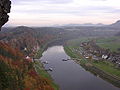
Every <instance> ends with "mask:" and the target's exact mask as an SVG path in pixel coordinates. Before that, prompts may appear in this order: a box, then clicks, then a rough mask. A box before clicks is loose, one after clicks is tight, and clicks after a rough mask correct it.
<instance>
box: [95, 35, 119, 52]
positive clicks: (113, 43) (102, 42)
mask: <svg viewBox="0 0 120 90" xmlns="http://www.w3.org/2000/svg"><path fill="white" fill-rule="evenodd" d="M96 43H97V45H99V46H100V47H102V48H105V49H110V50H111V51H114V52H120V51H118V49H119V48H120V37H110V38H108V37H107V38H97V39H96Z"/></svg>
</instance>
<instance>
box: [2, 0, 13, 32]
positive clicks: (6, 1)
mask: <svg viewBox="0 0 120 90" xmlns="http://www.w3.org/2000/svg"><path fill="white" fill-rule="evenodd" d="M10 9H11V1H10V0H0V30H1V27H2V26H3V25H4V24H5V23H6V22H7V21H8V19H9V15H8V13H10Z"/></svg>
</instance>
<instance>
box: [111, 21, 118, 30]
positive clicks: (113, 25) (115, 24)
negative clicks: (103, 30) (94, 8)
mask: <svg viewBox="0 0 120 90" xmlns="http://www.w3.org/2000/svg"><path fill="white" fill-rule="evenodd" d="M110 26H111V27H116V28H120V20H118V21H116V22H115V23H113V24H111V25H110Z"/></svg>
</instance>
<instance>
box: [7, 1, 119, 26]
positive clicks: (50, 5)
mask: <svg viewBox="0 0 120 90" xmlns="http://www.w3.org/2000/svg"><path fill="white" fill-rule="evenodd" d="M11 1H12V8H11V13H10V14H9V15H10V19H9V22H8V24H7V25H12V26H13V25H27V26H44V25H46V26H48V25H55V24H82V23H103V24H111V23H113V22H115V21H116V20H119V19H120V0H11Z"/></svg>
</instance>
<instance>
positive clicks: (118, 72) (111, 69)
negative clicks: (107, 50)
mask: <svg viewBox="0 0 120 90" xmlns="http://www.w3.org/2000/svg"><path fill="white" fill-rule="evenodd" d="M93 65H95V66H96V67H98V68H100V69H101V70H103V71H105V72H107V73H109V74H111V75H115V76H118V77H120V69H117V68H115V66H114V64H112V63H110V62H107V61H100V62H93Z"/></svg>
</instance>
